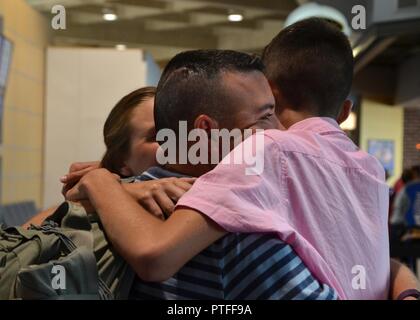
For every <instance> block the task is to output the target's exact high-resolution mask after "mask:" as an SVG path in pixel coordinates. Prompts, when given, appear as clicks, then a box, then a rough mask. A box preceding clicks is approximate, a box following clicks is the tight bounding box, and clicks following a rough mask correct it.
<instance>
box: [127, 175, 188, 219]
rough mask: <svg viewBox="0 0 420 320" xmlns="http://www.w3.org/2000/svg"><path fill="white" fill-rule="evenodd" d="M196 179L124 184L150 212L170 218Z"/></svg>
mask: <svg viewBox="0 0 420 320" xmlns="http://www.w3.org/2000/svg"><path fill="white" fill-rule="evenodd" d="M195 180H196V179H195V178H165V179H159V180H152V181H144V182H140V183H129V184H123V187H124V189H125V190H126V191H127V192H128V193H129V194H130V195H131V196H132V197H133V198H134V199H135V200H136V201H137V202H138V203H139V204H140V205H141V206H142V207H143V208H145V209H146V210H147V211H148V212H150V213H152V214H153V215H155V216H157V217H159V218H161V219H164V218H165V217H169V216H170V215H171V214H172V212H173V210H174V208H175V204H176V203H177V202H178V200H179V198H181V197H182V195H183V194H184V193H185V192H187V191H188V190H189V189H190V188H191V186H192V185H193V183H194V181H195Z"/></svg>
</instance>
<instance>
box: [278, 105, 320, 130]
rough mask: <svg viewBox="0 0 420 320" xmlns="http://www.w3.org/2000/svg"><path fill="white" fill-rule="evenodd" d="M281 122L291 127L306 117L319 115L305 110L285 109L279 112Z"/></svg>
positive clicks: (286, 126)
mask: <svg viewBox="0 0 420 320" xmlns="http://www.w3.org/2000/svg"><path fill="white" fill-rule="evenodd" d="M277 117H278V119H279V120H280V122H281V124H282V125H283V126H284V127H285V128H286V129H289V128H290V127H291V126H293V125H294V124H296V123H298V122H300V121H303V120H305V119H309V118H313V117H317V115H315V114H312V113H310V112H305V111H295V110H291V109H283V110H281V112H279V113H278V114H277Z"/></svg>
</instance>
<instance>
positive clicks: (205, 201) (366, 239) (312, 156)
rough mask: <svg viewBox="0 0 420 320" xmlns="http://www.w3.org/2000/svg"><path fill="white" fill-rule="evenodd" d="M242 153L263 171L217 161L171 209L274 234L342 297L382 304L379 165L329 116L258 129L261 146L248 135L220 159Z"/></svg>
mask: <svg viewBox="0 0 420 320" xmlns="http://www.w3.org/2000/svg"><path fill="white" fill-rule="evenodd" d="M247 144H252V146H255V145H256V149H255V148H254V149H249V148H250V147H251V146H248V147H247ZM244 150H253V151H254V152H256V153H255V154H258V155H259V156H260V158H261V159H263V167H262V168H263V170H262V172H258V174H256V175H249V174H248V175H247V174H246V173H245V171H246V168H249V165H247V164H246V163H241V164H229V163H223V162H222V163H220V164H219V165H218V166H217V167H216V168H215V169H214V170H212V171H211V172H209V173H207V174H205V175H204V176H202V177H200V178H199V179H198V180H197V181H196V183H195V184H194V186H193V187H192V188H191V189H190V191H188V192H187V193H186V194H185V195H184V196H183V197H182V198H181V199H180V200H179V202H178V205H177V207H180V206H183V207H189V208H192V209H195V210H197V211H199V212H201V213H203V214H204V215H206V216H208V217H209V218H210V219H212V220H214V221H215V222H216V223H217V224H219V225H220V226H221V227H223V228H224V229H225V230H226V231H228V232H242V233H264V232H270V233H276V234H278V236H279V237H280V239H281V240H283V241H285V242H287V243H289V244H290V245H291V246H292V247H293V248H294V249H295V251H296V252H297V253H298V255H299V256H300V257H301V259H302V260H303V261H304V262H305V263H306V265H307V267H308V268H309V269H310V270H311V272H312V273H313V275H314V276H315V277H317V278H318V280H320V281H321V282H323V283H326V284H328V285H330V286H331V287H333V288H335V289H336V290H337V292H338V295H339V296H340V298H341V299H387V296H388V290H389V277H390V258H389V246H388V231H387V230H388V229H387V220H388V194H389V192H388V186H387V185H386V183H385V173H384V169H383V168H382V166H381V165H380V163H379V162H378V161H377V160H376V159H375V158H374V157H372V156H370V155H369V154H367V153H365V152H363V151H361V150H359V149H358V147H357V146H356V145H355V144H354V143H353V142H352V141H351V140H350V139H349V138H348V137H347V136H346V134H345V133H344V132H343V131H342V130H341V129H340V128H339V126H338V124H337V122H336V121H334V120H333V119H330V118H310V119H306V120H303V121H300V122H299V123H296V124H295V125H293V126H292V127H291V128H289V130H287V131H279V130H268V131H265V132H264V134H263V143H262V144H261V143H260V144H258V143H257V144H256V138H255V136H253V137H251V138H249V139H247V140H246V141H245V142H244V143H243V144H241V145H239V146H238V147H237V148H235V149H234V150H233V151H232V153H231V154H230V155H228V156H227V157H232V156H238V155H240V154H243V152H244ZM261 159H260V160H261ZM225 160H226V158H225ZM248 163H249V162H248Z"/></svg>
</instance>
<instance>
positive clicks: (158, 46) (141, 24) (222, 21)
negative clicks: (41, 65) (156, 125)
mask: <svg viewBox="0 0 420 320" xmlns="http://www.w3.org/2000/svg"><path fill="white" fill-rule="evenodd" d="M27 2H28V3H29V4H30V5H31V6H33V7H34V8H35V9H37V10H39V11H40V12H42V13H43V14H44V15H46V16H47V17H49V18H51V17H52V13H51V8H52V6H53V5H54V4H61V5H63V6H64V7H65V8H66V24H67V26H66V30H56V31H54V32H53V43H54V44H55V45H67V46H68V45H78V46H80V45H88V46H92V45H93V46H107V47H110V46H115V45H117V44H124V45H126V46H127V47H128V48H130V47H136V48H138V47H140V48H143V49H145V50H147V51H148V52H150V53H151V54H152V55H153V57H154V58H155V60H157V61H158V62H160V63H162V64H163V63H165V62H166V61H167V60H169V59H170V58H171V57H172V56H173V55H174V54H175V53H177V52H179V51H182V50H187V49H197V48H219V49H236V50H243V51H250V52H255V51H259V50H261V49H262V48H263V47H264V46H265V45H266V44H267V43H268V42H269V41H270V40H271V39H272V38H273V37H274V35H276V34H277V33H278V32H279V30H280V29H281V28H282V26H283V23H284V20H285V19H286V17H287V15H288V14H289V13H290V12H291V11H292V10H293V9H295V8H296V7H297V6H298V5H299V4H302V3H305V2H306V1H305V0H281V1H278V0H277V1H273V0H59V1H57V0H27ZM104 9H105V10H107V9H108V10H112V11H113V12H115V13H116V14H117V15H118V19H117V20H116V21H105V20H103V17H102V16H103V13H104ZM231 13H240V14H242V15H243V17H244V18H243V21H241V22H230V21H228V15H229V14H231Z"/></svg>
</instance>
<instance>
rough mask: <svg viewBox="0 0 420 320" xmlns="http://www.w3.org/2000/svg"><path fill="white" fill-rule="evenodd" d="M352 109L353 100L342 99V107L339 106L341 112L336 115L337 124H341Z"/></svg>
mask: <svg viewBox="0 0 420 320" xmlns="http://www.w3.org/2000/svg"><path fill="white" fill-rule="evenodd" d="M352 109H353V102H352V101H351V100H349V99H347V100H346V101H344V103H343V107H342V108H341V112H340V114H339V115H338V117H337V122H338V124H342V123H343V122H344V121H346V120H347V118H348V117H349V115H350V113H351V110H352Z"/></svg>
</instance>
